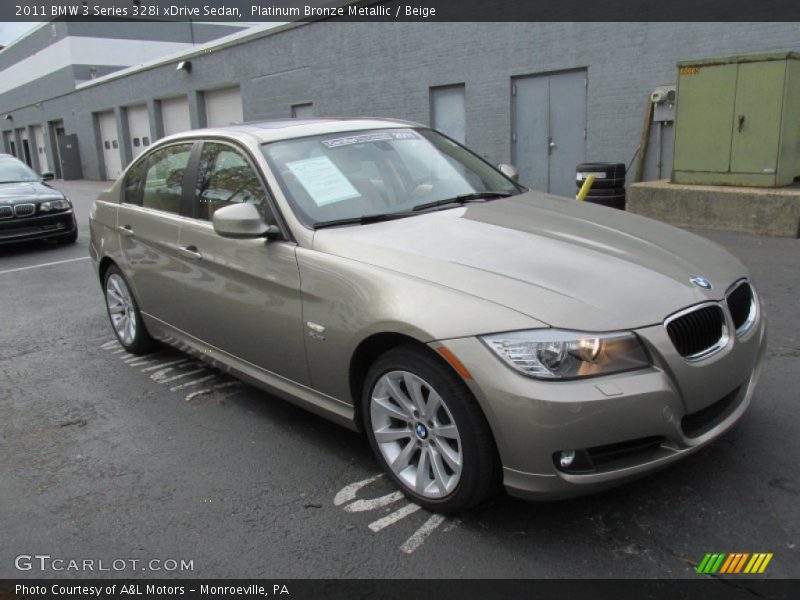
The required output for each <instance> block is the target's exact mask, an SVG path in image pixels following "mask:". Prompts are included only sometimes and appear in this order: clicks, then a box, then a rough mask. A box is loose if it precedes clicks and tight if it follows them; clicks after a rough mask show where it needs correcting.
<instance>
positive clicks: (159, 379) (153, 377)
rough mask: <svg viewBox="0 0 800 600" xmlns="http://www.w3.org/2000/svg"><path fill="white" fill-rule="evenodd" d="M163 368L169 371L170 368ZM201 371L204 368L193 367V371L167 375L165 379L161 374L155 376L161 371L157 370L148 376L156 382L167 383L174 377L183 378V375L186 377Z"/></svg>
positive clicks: (173, 379)
mask: <svg viewBox="0 0 800 600" xmlns="http://www.w3.org/2000/svg"><path fill="white" fill-rule="evenodd" d="M165 370H167V371H171V369H165ZM203 371H205V369H204V368H201V369H195V370H194V371H186V372H185V373H180V374H179V375H173V376H172V377H167V378H166V379H165V378H164V377H163V376H161V377H156V375H158V374H159V373H161V371H158V372H157V373H153V374H152V375H151V376H150V379H152V380H153V381H156V382H158V383H161V384H164V383H169V382H170V381H175V380H176V379H183V378H184V377H188V376H189V375H196V374H197V373H202V372H203Z"/></svg>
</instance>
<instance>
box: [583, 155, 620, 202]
mask: <svg viewBox="0 0 800 600" xmlns="http://www.w3.org/2000/svg"><path fill="white" fill-rule="evenodd" d="M589 175H594V183H592V187H591V188H589V193H588V194H587V195H586V198H584V201H585V202H591V203H593V204H602V205H603V206H609V207H611V208H618V209H619V210H625V165H624V164H623V163H581V164H579V165H578V166H577V167H575V184H576V185H577V188H578V189H580V188H581V186H582V185H583V182H584V181H586V178H587V177H589Z"/></svg>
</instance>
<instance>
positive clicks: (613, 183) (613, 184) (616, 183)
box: [575, 177, 625, 190]
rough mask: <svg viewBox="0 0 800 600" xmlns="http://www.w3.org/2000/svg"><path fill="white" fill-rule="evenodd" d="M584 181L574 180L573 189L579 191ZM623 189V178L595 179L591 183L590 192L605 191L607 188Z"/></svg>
mask: <svg viewBox="0 0 800 600" xmlns="http://www.w3.org/2000/svg"><path fill="white" fill-rule="evenodd" d="M583 182H584V179H578V178H577V177H576V178H575V187H577V188H578V189H581V187H583ZM623 187H625V178H624V177H622V178H620V179H597V178H595V180H594V182H592V187H591V188H590V190H598V189H607V188H623Z"/></svg>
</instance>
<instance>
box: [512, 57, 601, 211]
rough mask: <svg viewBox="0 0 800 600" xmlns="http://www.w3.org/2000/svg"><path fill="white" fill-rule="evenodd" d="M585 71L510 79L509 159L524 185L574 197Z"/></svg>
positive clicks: (582, 148) (582, 145)
mask: <svg viewBox="0 0 800 600" xmlns="http://www.w3.org/2000/svg"><path fill="white" fill-rule="evenodd" d="M586 89H587V73H586V71H585V70H583V69H582V70H578V71H569V72H566V73H556V74H552V75H533V76H525V77H516V78H514V79H513V80H512V84H511V94H512V103H511V113H512V134H511V157H512V162H514V164H515V165H516V166H517V168H518V169H519V171H520V182H521V183H523V184H524V185H526V186H528V187H530V188H533V189H537V190H541V191H544V192H549V193H551V194H557V195H560V196H574V195H575V166H576V165H577V164H578V163H581V162H583V161H584V160H586Z"/></svg>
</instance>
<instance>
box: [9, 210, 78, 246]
mask: <svg viewBox="0 0 800 600" xmlns="http://www.w3.org/2000/svg"><path fill="white" fill-rule="evenodd" d="M77 228H78V224H77V222H76V221H75V212H74V211H73V210H72V209H69V210H65V211H62V212H57V213H52V214H45V215H35V216H31V217H15V218H13V219H3V220H0V244H11V243H15V242H26V241H30V240H43V239H52V238H60V237H67V236H70V235H72V234H74V233H75V230H76V229H77Z"/></svg>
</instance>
